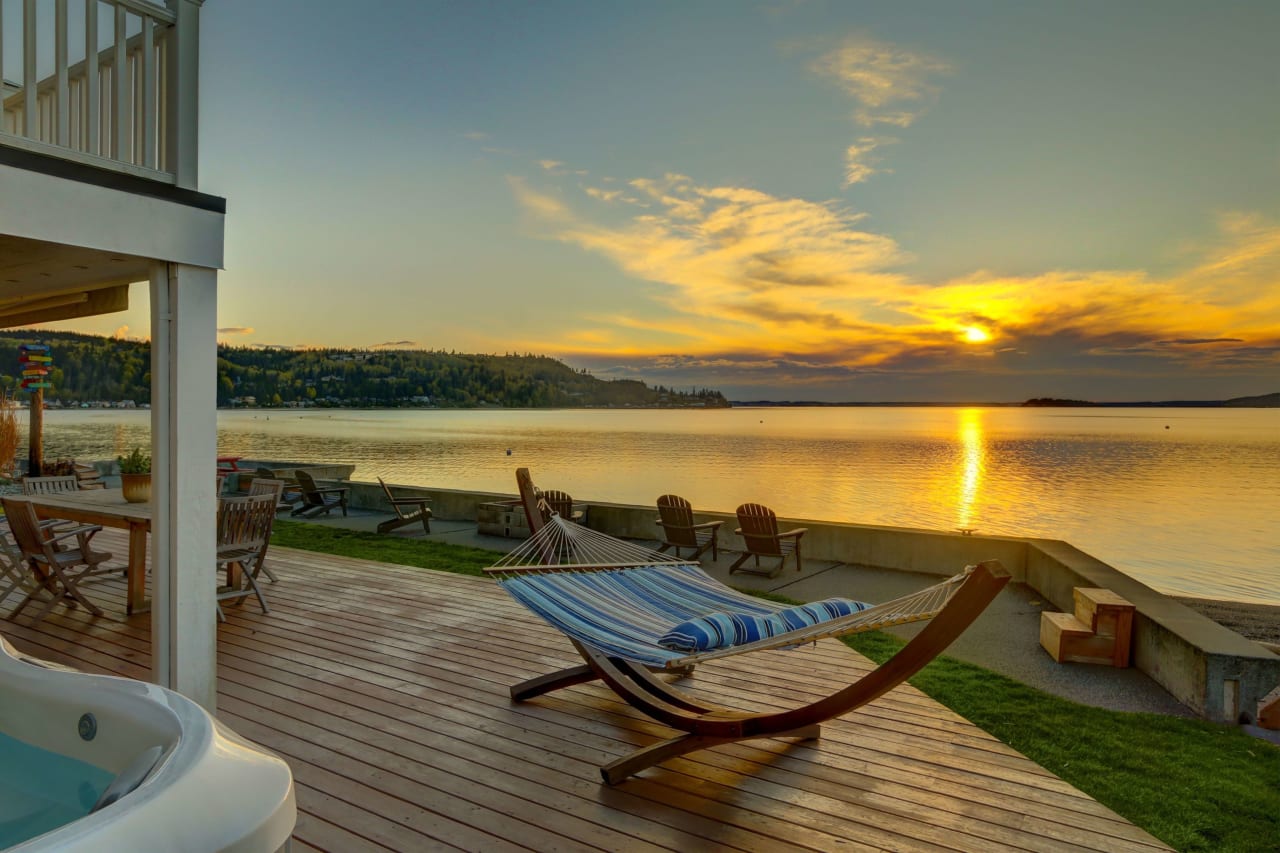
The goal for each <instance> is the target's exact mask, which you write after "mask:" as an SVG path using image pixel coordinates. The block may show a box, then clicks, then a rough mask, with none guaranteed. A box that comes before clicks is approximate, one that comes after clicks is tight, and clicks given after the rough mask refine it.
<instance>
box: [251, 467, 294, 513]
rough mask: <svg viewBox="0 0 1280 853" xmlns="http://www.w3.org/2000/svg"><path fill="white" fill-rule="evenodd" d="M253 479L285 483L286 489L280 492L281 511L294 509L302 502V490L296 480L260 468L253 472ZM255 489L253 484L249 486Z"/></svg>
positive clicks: (268, 469)
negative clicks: (295, 505)
mask: <svg viewBox="0 0 1280 853" xmlns="http://www.w3.org/2000/svg"><path fill="white" fill-rule="evenodd" d="M253 479H254V480H255V481H256V480H259V479H261V480H279V481H280V482H281V483H284V488H283V489H281V491H280V509H292V508H293V506H294V504H296V503H297V502H298V501H300V500H302V489H300V488H298V482H297V480H296V479H293V480H291V479H289V478H287V477H283V476H281V475H279V474H277V473H276V472H275V471H272V470H271V469H270V468H267V467H265V466H259V467H258V468H257V469H255V470H254V472H253ZM249 488H250V489H252V488H253V486H252V484H251V485H250V486H249Z"/></svg>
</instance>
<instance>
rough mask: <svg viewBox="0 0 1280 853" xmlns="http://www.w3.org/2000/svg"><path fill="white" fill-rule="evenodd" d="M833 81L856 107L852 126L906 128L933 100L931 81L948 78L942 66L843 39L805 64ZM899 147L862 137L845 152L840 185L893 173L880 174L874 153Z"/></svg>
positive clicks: (873, 43) (885, 46) (884, 46)
mask: <svg viewBox="0 0 1280 853" xmlns="http://www.w3.org/2000/svg"><path fill="white" fill-rule="evenodd" d="M809 69H810V70H811V71H813V72H814V73H815V74H817V75H819V76H820V77H823V78H826V79H829V80H832V81H834V82H835V84H836V85H837V86H839V87H840V88H841V89H842V90H843V91H844V92H845V93H846V94H848V95H849V96H850V97H852V98H853V99H854V101H855V103H856V106H855V109H854V111H853V116H852V117H853V120H854V122H855V123H856V124H858V125H860V126H862V127H874V126H875V125H880V124H884V125H890V126H892V127H898V128H907V127H910V126H911V124H912V123H914V122H915V120H916V119H917V118H918V117H919V116H920V115H921V114H922V113H923V112H924V110H925V109H926V108H927V106H928V105H929V104H930V103H931V102H932V101H933V100H934V99H935V98H936V97H937V94H938V87H937V86H936V85H935V84H934V83H933V82H932V80H933V78H934V77H936V76H938V75H940V74H945V73H949V72H950V70H951V69H950V66H948V65H947V64H946V63H945V62H943V61H941V60H939V59H935V58H933V57H931V56H928V55H926V54H923V53H916V52H913V51H909V50H907V49H905V48H902V47H898V46H896V45H892V44H889V43H887V42H882V41H877V40H875V39H872V38H870V37H869V36H865V35H854V36H849V37H847V38H845V39H844V40H843V41H842V42H840V44H839V45H838V46H837V47H835V48H833V49H830V50H827V51H825V52H824V53H822V55H820V56H819V57H818V58H817V59H815V60H813V61H812V62H811V63H810V64H809ZM896 142H898V140H897V139H895V138H893V137H884V136H862V137H860V138H859V139H857V140H856V141H855V142H854V143H853V144H851V145H849V146H848V147H847V148H846V149H845V168H844V185H845V186H846V187H850V186H853V185H854V184H857V183H861V182H863V181H865V180H867V179H868V178H870V177H871V176H873V175H877V174H880V173H883V172H889V171H892V170H890V169H882V168H879V166H878V164H879V163H880V161H881V156H880V155H878V154H876V153H875V152H876V149H879V148H883V147H885V146H887V145H893V144H895V143H896Z"/></svg>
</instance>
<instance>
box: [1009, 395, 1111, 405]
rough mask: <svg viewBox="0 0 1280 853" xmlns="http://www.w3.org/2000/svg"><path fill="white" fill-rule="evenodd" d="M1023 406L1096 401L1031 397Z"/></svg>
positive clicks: (1088, 403)
mask: <svg viewBox="0 0 1280 853" xmlns="http://www.w3.org/2000/svg"><path fill="white" fill-rule="evenodd" d="M1022 405H1024V406H1096V405H1098V404H1097V403H1091V402H1089V401H1088V400H1062V399H1059V398H1057V397H1033V398H1032V399H1030V400H1027V401H1026V402H1025V403H1023V404H1022Z"/></svg>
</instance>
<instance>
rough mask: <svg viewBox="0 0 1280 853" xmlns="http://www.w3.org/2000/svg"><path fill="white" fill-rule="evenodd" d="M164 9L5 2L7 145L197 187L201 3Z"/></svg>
mask: <svg viewBox="0 0 1280 853" xmlns="http://www.w3.org/2000/svg"><path fill="white" fill-rule="evenodd" d="M166 2H167V6H161V5H158V4H156V3H153V2H150V0H0V145H9V146H11V147H18V148H26V149H29V150H34V151H38V152H40V153H45V154H52V155H54V156H58V157H63V158H66V159H70V160H76V161H79V162H82V163H87V164H89V165H94V166H99V167H103V168H108V169H114V170H116V171H122V172H128V173H132V174H136V175H141V176H143V177H148V178H152V179H155V180H160V181H165V182H168V183H177V184H179V185H182V186H191V187H194V161H195V128H196V126H195V123H194V120H193V116H194V110H195V94H196V80H195V69H196V67H197V66H196V57H195V56H194V53H195V51H196V50H197V49H198V43H199V42H198V38H197V37H196V36H197V33H196V32H192V33H181V32H180V28H182V27H188V28H190V29H192V30H195V29H196V28H197V27H198V21H199V19H198V12H199V0H166ZM14 33H20V34H21V38H17V37H15V36H14V35H13V34H14ZM182 36H191V37H185V38H184V37H182ZM15 45H16V46H17V51H16V52H17V56H13V55H12V53H13V50H14V46H15ZM6 48H8V49H7V50H6ZM184 50H185V51H187V52H189V53H191V54H192V55H191V56H189V57H184V56H182V55H181V52H182V51H184ZM180 112H181V113H185V114H186V115H184V116H183V118H184V119H185V120H184V121H179V120H178V116H177V115H176V114H177V113H180ZM186 136H189V137H190V138H184V137H186Z"/></svg>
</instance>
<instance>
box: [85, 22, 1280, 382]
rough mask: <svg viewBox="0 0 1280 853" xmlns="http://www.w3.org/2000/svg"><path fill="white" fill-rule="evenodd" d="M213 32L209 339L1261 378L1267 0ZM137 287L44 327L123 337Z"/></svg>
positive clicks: (731, 368)
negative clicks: (213, 311)
mask: <svg viewBox="0 0 1280 853" xmlns="http://www.w3.org/2000/svg"><path fill="white" fill-rule="evenodd" d="M368 10H376V12H374V11H368ZM201 28H202V30H201V38H202V48H201V49H202V54H201V73H202V77H201V85H202V91H201V104H200V116H201V155H200V159H201V181H200V182H201V189H203V190H204V191H205V192H209V193H213V194H216V195H221V196H225V197H226V198H227V202H228V207H227V210H228V213H227V224H226V238H227V246H226V269H225V271H224V272H222V273H221V274H220V276H219V311H218V315H219V316H218V322H219V326H220V331H219V338H220V340H222V341H225V342H227V343H231V344H242V345H261V346H340V347H370V348H372V347H388V346H390V347H399V348H422V349H445V350H457V351H460V352H483V353H507V352H534V353H540V354H548V355H552V356H555V357H557V358H561V359H563V360H564V361H566V362H567V363H569V364H570V365H572V366H573V367H575V368H586V369H589V370H590V371H591V372H592V373H594V374H595V375H596V376H599V377H601V378H619V377H625V378H637V379H642V380H644V381H646V382H649V383H650V384H663V385H669V386H674V387H677V388H688V387H712V388H717V389H719V390H721V391H723V392H724V393H725V394H726V395H727V396H729V397H730V399H737V400H757V399H774V400H823V401H863V402H865V401H905V400H918V401H939V402H946V401H953V402H958V401H1015V400H1022V399H1026V398H1029V397H1070V398H1082V399H1092V400H1099V401H1116V400H1164V399H1222V398H1228V397H1234V396H1242V395H1252V394H1263V393H1270V392H1274V391H1280V109H1278V108H1277V104H1280V51H1278V50H1276V48H1275V44H1276V42H1277V38H1280V3H1275V2H1272V0H1259V2H1254V3H1247V2H1230V0H1224V2H1214V3H1203V2H1179V1H1178V0H1151V2H1141V1H1140V0H1126V2H1122V3H1116V2H1110V0H1108V1H1107V2H1092V0H1074V2H1060V3H1059V2H1026V0H1016V1H1015V2H965V3H955V2H949V0H944V1H943V2H883V3H881V2H845V0H841V1H840V2H835V1H834V0H833V2H824V1H823V0H763V2H748V0H733V2H711V0H682V2H634V3H601V2H554V0H544V2H537V3H526V2H514V0H512V2H428V0H384V2H379V3H377V4H368V5H362V4H353V3H350V2H341V3H338V2H322V0H273V2H271V3H261V2H252V0H210V2H207V3H206V4H205V6H204V9H203V12H202V15H201ZM146 296H147V294H146V286H145V285H135V286H134V289H133V306H132V307H131V308H130V310H129V311H128V312H125V313H122V314H116V315H110V316H107V317H102V318H96V319H94V320H92V321H77V322H75V323H69V324H63V325H64V327H74V328H77V329H79V330H83V331H93V332H99V333H106V334H111V333H120V334H123V335H128V336H145V335H146V333H147V329H148V319H147V318H148V309H147V304H146V303H147V299H146Z"/></svg>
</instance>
